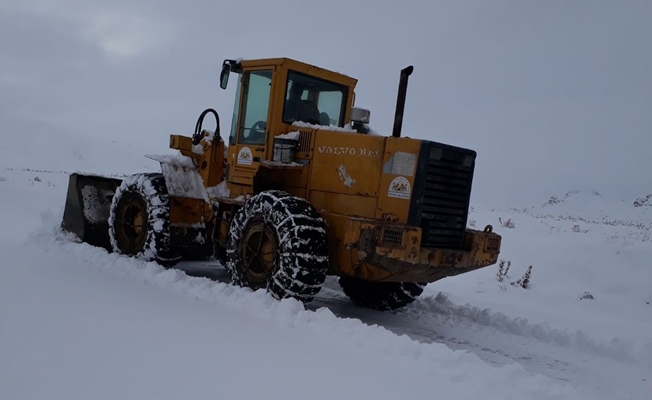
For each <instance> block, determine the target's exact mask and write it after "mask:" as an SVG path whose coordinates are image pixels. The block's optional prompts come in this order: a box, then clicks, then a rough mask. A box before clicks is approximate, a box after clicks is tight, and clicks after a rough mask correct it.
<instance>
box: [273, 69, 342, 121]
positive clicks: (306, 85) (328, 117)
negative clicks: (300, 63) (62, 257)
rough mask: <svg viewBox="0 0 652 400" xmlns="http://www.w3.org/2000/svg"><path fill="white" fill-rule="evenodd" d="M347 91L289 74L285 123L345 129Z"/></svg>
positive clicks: (306, 77) (302, 76) (328, 83)
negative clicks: (298, 122)
mask: <svg viewBox="0 0 652 400" xmlns="http://www.w3.org/2000/svg"><path fill="white" fill-rule="evenodd" d="M347 93H348V87H347V86H344V85H339V84H336V83H333V82H329V81H326V80H323V79H319V78H315V77H312V76H309V75H305V74H302V73H299V72H295V71H290V72H289V73H288V80H287V82H286V92H285V104H284V106H283V122H285V123H286V124H291V123H293V122H295V121H300V122H306V123H309V124H314V125H324V126H330V125H335V126H339V127H342V126H344V114H345V108H346V101H347V96H346V95H347Z"/></svg>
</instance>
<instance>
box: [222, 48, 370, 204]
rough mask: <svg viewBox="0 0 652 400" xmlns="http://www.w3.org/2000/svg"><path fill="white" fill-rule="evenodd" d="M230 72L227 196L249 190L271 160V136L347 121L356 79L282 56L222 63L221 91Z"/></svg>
mask: <svg viewBox="0 0 652 400" xmlns="http://www.w3.org/2000/svg"><path fill="white" fill-rule="evenodd" d="M231 73H233V75H234V76H233V78H235V79H233V80H235V81H236V82H234V83H236V85H237V86H236V93H235V101H234V106H233V114H232V119H231V130H230V133H229V149H228V163H229V165H230V168H229V172H228V179H227V180H228V182H229V187H230V189H231V190H232V192H233V191H234V190H235V193H240V194H246V193H250V192H251V191H250V189H251V188H252V187H253V177H254V175H255V174H256V171H257V170H258V168H259V167H260V162H262V161H266V160H271V159H272V157H273V147H274V137H276V136H278V135H281V134H284V133H288V132H291V131H293V130H297V125H298V126H299V127H302V128H306V126H308V127H313V128H314V127H315V126H320V127H323V128H324V129H328V128H327V127H330V126H337V127H343V126H344V125H346V124H348V123H349V119H350V110H351V107H352V104H353V98H354V89H355V85H356V83H357V80H356V79H353V78H350V77H348V76H345V75H342V74H339V73H335V72H332V71H328V70H325V69H322V68H319V67H315V66H312V65H309V64H305V63H301V62H298V61H295V60H291V59H287V58H279V59H258V60H237V61H236V60H225V61H224V64H223V67H222V73H221V76H220V86H221V87H222V89H226V87H227V84H228V81H229V75H230V74H231ZM311 129H312V128H311ZM232 185H236V187H231V186H232Z"/></svg>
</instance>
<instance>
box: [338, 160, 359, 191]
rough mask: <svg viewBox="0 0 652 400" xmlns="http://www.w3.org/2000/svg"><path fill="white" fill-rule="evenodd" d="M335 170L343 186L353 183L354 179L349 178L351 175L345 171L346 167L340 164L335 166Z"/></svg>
mask: <svg viewBox="0 0 652 400" xmlns="http://www.w3.org/2000/svg"><path fill="white" fill-rule="evenodd" d="M337 172H339V174H340V180H341V181H342V182H343V183H344V186H346V187H351V186H353V184H354V183H355V179H353V178H351V175H349V174H347V173H346V167H345V166H344V165H342V164H340V166H339V168H337Z"/></svg>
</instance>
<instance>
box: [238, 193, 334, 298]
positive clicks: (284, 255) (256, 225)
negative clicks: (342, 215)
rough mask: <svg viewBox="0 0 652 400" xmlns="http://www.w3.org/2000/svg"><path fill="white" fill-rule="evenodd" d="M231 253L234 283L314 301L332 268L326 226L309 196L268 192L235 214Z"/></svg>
mask: <svg viewBox="0 0 652 400" xmlns="http://www.w3.org/2000/svg"><path fill="white" fill-rule="evenodd" d="M226 258H227V262H226V269H227V270H228V271H229V273H230V275H231V279H232V281H233V283H235V284H237V285H239V286H243V287H249V288H252V289H254V290H256V289H260V288H266V289H267V291H268V292H269V293H271V294H272V296H274V297H275V298H277V299H284V298H295V299H297V300H299V301H301V302H303V303H309V302H310V301H312V300H313V298H314V297H315V295H317V293H319V291H320V290H321V286H322V284H323V283H324V280H325V279H326V272H327V271H328V266H329V254H328V245H327V239H326V225H325V223H324V220H323V219H322V218H321V216H320V215H319V213H318V212H317V210H315V208H314V207H313V206H312V205H311V204H310V203H309V202H308V201H306V200H305V199H303V198H300V197H295V196H291V195H290V194H288V193H286V192H282V191H278V190H269V191H265V192H262V193H260V194H258V195H256V196H253V197H252V198H251V199H249V200H248V201H247V202H246V203H245V204H244V206H242V208H240V209H239V210H238V211H237V212H236V213H235V215H234V217H233V220H232V222H231V225H230V228H229V240H228V244H227V248H226Z"/></svg>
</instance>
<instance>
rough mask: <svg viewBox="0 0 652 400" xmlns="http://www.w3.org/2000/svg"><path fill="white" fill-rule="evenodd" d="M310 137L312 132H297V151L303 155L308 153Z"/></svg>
mask: <svg viewBox="0 0 652 400" xmlns="http://www.w3.org/2000/svg"><path fill="white" fill-rule="evenodd" d="M311 136H312V132H310V131H302V130H299V148H298V149H297V151H301V152H304V153H309V152H310V138H311Z"/></svg>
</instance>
